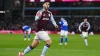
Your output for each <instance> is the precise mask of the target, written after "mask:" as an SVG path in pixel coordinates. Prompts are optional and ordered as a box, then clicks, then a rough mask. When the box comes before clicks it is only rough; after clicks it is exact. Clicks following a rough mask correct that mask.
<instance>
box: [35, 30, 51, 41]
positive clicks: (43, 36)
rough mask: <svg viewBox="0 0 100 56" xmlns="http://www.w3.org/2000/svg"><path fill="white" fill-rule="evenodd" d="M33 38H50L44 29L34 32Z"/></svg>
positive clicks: (45, 39)
mask: <svg viewBox="0 0 100 56" xmlns="http://www.w3.org/2000/svg"><path fill="white" fill-rule="evenodd" d="M34 39H37V40H39V41H40V40H44V41H47V40H50V37H49V35H48V33H47V32H46V31H39V32H37V33H36V36H35V37H34Z"/></svg>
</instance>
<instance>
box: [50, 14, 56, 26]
mask: <svg viewBox="0 0 100 56" xmlns="http://www.w3.org/2000/svg"><path fill="white" fill-rule="evenodd" d="M50 20H51V22H52V24H53V25H54V26H56V25H57V24H56V22H55V20H54V18H53V15H52V13H51V17H50Z"/></svg>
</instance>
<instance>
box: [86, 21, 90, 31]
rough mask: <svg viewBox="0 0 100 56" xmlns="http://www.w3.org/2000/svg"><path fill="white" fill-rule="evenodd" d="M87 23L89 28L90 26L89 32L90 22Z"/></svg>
mask: <svg viewBox="0 0 100 56" xmlns="http://www.w3.org/2000/svg"><path fill="white" fill-rule="evenodd" d="M87 23H88V26H89V27H88V29H87V30H89V29H90V24H89V22H87Z"/></svg>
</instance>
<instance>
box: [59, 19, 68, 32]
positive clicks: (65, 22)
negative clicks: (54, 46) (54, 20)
mask: <svg viewBox="0 0 100 56" xmlns="http://www.w3.org/2000/svg"><path fill="white" fill-rule="evenodd" d="M59 24H60V26H61V30H65V31H68V23H67V21H66V20H65V19H63V20H61V21H60V22H59Z"/></svg>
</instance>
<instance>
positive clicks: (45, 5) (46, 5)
mask: <svg viewBox="0 0 100 56" xmlns="http://www.w3.org/2000/svg"><path fill="white" fill-rule="evenodd" d="M49 7H50V3H49V2H46V3H44V4H43V8H44V9H46V10H48V9H49Z"/></svg>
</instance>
